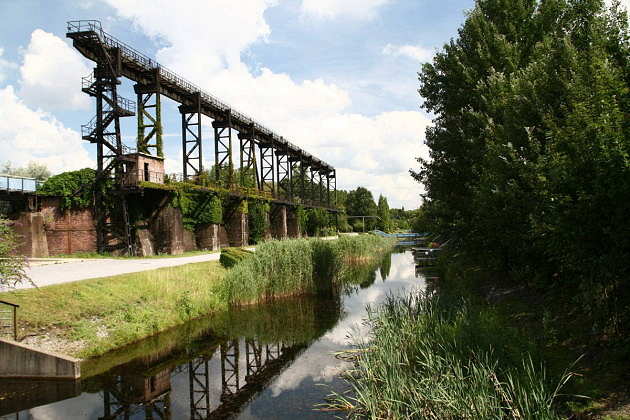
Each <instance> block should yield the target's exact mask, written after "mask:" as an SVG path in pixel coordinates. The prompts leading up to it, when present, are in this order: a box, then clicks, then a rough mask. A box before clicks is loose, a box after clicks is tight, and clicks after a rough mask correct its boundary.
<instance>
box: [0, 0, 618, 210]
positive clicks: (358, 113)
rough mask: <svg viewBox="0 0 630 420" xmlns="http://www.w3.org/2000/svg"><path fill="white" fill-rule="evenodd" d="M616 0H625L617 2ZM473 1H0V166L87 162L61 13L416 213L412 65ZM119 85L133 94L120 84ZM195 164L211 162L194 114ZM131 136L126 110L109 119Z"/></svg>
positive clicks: (170, 130) (417, 141)
mask: <svg viewBox="0 0 630 420" xmlns="http://www.w3.org/2000/svg"><path fill="white" fill-rule="evenodd" d="M624 1H626V2H629V1H630V0H624ZM472 6H473V0H439V1H437V0H186V1H173V0H54V1H52V0H0V16H1V17H2V25H0V163H1V162H5V161H11V162H12V164H13V165H14V166H21V165H24V164H26V163H28V162H29V161H36V162H40V163H44V164H46V165H47V166H48V167H49V168H50V169H51V170H52V171H53V172H55V173H58V172H61V171H65V170H74V169H79V168H84V167H95V147H94V145H91V144H90V143H88V142H85V141H82V140H81V136H80V127H81V124H85V123H87V122H88V121H89V120H90V119H91V118H92V116H93V115H94V113H95V105H94V102H93V100H92V99H91V98H90V97H88V96H87V95H86V94H84V93H82V92H81V77H83V76H87V75H88V74H89V73H90V72H91V71H92V69H93V63H92V62H90V61H89V60H87V59H85V58H83V57H82V56H81V55H80V54H79V53H78V52H77V51H76V50H75V49H74V48H73V47H72V43H71V42H70V40H69V39H67V38H66V36H65V34H66V22H67V21H69V20H78V19H96V20H100V21H101V22H102V25H103V29H104V30H105V31H106V32H108V33H110V34H112V35H113V36H114V37H116V38H118V39H119V40H121V41H123V42H125V43H127V44H130V45H131V46H133V47H134V48H135V49H137V50H139V51H142V52H143V53H144V54H146V55H149V56H150V57H154V58H156V59H157V60H158V61H159V62H160V63H161V64H162V65H163V66H166V67H168V68H170V69H172V70H174V71H176V72H178V73H179V74H181V75H182V76H184V77H185V78H186V79H188V80H190V81H192V82H194V83H195V84H197V85H198V86H201V87H202V88H204V89H205V90H206V91H207V92H210V93H212V94H213V95H215V96H217V97H219V98H220V99H221V100H223V101H224V102H227V103H228V104H230V105H231V106H232V107H234V108H235V109H238V110H239V111H242V112H245V113H246V114H248V115H250V116H252V117H254V118H255V119H256V120H258V121H259V122H261V123H262V124H263V125H265V126H267V127H270V128H272V129H273V130H274V131H276V132H277V133H279V134H280V135H282V136H284V137H285V138H288V139H290V140H291V141H292V142H293V143H294V144H296V145H298V146H299V147H301V148H303V149H305V150H306V151H308V152H309V153H311V154H313V155H315V156H317V157H319V158H320V159H322V160H324V161H326V162H328V163H330V164H331V165H333V166H335V167H336V168H337V177H338V188H340V189H354V188H356V187H357V186H363V187H366V188H368V189H370V190H371V191H372V192H373V194H374V195H375V199H376V198H377V197H378V195H379V194H383V195H385V196H386V197H387V198H388V200H389V203H390V207H401V206H404V207H405V208H407V209H411V208H416V207H418V206H419V205H420V203H421V197H420V194H421V193H422V186H421V185H420V184H418V183H416V182H415V181H414V180H413V179H412V178H411V177H410V176H409V169H411V168H417V166H418V164H417V162H416V160H415V158H416V157H419V156H422V157H425V158H426V157H428V149H427V147H426V146H425V145H424V138H425V137H424V131H425V129H426V127H427V126H428V125H430V120H431V116H429V115H427V114H426V113H425V112H423V110H422V109H421V106H420V105H421V98H420V97H419V95H418V93H417V89H418V81H417V72H418V71H419V69H420V67H421V64H422V63H423V62H427V61H430V60H431V58H432V56H433V54H434V52H435V51H436V50H437V49H439V48H440V47H441V46H442V45H443V44H444V43H446V42H448V41H449V40H450V39H451V38H453V37H455V36H456V34H457V28H458V27H459V26H460V25H461V24H462V23H463V21H464V19H465V17H466V11H467V10H469V9H470V8H472ZM120 94H121V95H122V96H125V97H127V98H130V99H133V100H135V95H134V94H133V89H132V83H131V82H130V81H128V80H123V83H122V85H121V90H120ZM162 107H163V111H162V114H163V117H162V118H163V132H164V142H165V155H166V161H165V162H166V170H167V172H169V173H179V172H182V163H181V153H182V151H181V122H180V115H179V112H178V110H177V104H176V103H174V102H172V101H170V100H168V99H165V100H164V101H163V105H162ZM203 123H204V128H203V137H204V142H205V143H204V152H205V153H204V154H205V159H208V160H207V161H206V164H205V166H206V167H209V166H210V164H211V162H213V160H214V156H213V154H212V153H211V149H212V144H213V142H212V129H211V126H210V124H211V120H210V119H204V121H203ZM122 127H123V139H124V141H125V143H127V144H128V145H130V146H133V145H134V143H135V134H136V122H135V118H133V117H132V118H125V119H124V120H123V124H122Z"/></svg>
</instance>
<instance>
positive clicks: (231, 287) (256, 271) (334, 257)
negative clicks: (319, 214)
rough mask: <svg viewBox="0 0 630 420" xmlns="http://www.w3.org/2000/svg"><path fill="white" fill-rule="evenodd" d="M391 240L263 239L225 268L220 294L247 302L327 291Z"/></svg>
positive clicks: (389, 245)
mask: <svg viewBox="0 0 630 420" xmlns="http://www.w3.org/2000/svg"><path fill="white" fill-rule="evenodd" d="M394 243H395V242H394V241H393V240H391V239H388V238H381V237H378V236H374V235H360V236H354V237H346V236H342V237H340V238H339V239H337V240H333V241H325V240H317V239H316V240H313V239H294V240H289V241H271V242H266V243H263V244H262V245H259V246H258V247H257V248H256V252H255V253H254V254H253V255H251V256H249V257H247V258H245V259H244V260H243V261H241V262H240V263H238V264H237V265H235V266H234V268H232V269H231V270H229V271H228V272H227V274H226V276H225V281H224V282H223V284H222V296H223V299H224V300H225V301H227V302H229V303H231V304H248V303H254V302H261V301H268V300H272V299H274V298H276V297H283V296H290V295H303V294H325V293H329V292H331V291H332V288H333V285H334V283H335V282H336V281H337V280H338V279H339V276H340V275H341V274H342V272H343V270H344V268H347V267H348V266H349V265H352V264H362V263H366V262H369V261H371V260H372V259H374V258H376V257H379V256H381V255H382V253H383V252H385V251H388V250H389V249H391V248H392V247H393V246H394Z"/></svg>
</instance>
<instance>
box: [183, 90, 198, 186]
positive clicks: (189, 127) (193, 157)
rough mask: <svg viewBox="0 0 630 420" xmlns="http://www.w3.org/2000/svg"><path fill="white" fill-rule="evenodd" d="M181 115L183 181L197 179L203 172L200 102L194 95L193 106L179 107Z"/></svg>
mask: <svg viewBox="0 0 630 420" xmlns="http://www.w3.org/2000/svg"><path fill="white" fill-rule="evenodd" d="M179 112H180V113H181V114H182V155H183V168H184V179H188V178H189V176H192V177H195V178H198V177H199V175H201V172H202V171H203V144H202V139H203V138H202V134H201V100H200V97H199V93H197V94H196V95H194V105H192V106H184V105H182V106H180V107H179Z"/></svg>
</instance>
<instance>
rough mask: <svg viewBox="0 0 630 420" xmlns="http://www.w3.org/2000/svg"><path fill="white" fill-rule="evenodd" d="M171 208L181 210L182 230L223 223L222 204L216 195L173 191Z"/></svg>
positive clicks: (181, 190) (180, 190) (179, 190)
mask: <svg viewBox="0 0 630 420" xmlns="http://www.w3.org/2000/svg"><path fill="white" fill-rule="evenodd" d="M173 206H174V207H176V208H178V209H180V210H181V212H182V216H183V220H184V228H186V229H187V230H190V231H194V230H195V229H196V228H197V227H198V226H200V225H208V224H220V223H222V222H223V204H222V202H221V199H220V198H219V197H218V196H217V195H216V194H211V193H208V192H199V191H185V190H183V189H178V190H175V191H174V197H173Z"/></svg>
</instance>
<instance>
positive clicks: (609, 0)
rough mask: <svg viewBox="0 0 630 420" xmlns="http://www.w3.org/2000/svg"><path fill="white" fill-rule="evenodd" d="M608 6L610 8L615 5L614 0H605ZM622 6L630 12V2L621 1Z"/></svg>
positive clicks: (628, 0)
mask: <svg viewBox="0 0 630 420" xmlns="http://www.w3.org/2000/svg"><path fill="white" fill-rule="evenodd" d="M604 2H605V3H606V6H608V7H610V6H611V5H612V3H613V0H604ZM621 5H622V6H623V7H625V9H626V10H627V11H628V12H630V0H621Z"/></svg>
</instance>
